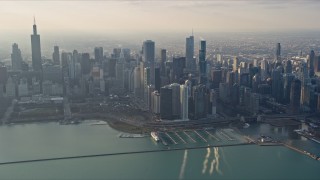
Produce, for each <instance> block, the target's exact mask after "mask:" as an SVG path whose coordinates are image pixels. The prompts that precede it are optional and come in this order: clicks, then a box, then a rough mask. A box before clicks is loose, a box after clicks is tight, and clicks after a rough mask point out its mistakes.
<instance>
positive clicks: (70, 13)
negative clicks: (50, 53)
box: [0, 0, 320, 34]
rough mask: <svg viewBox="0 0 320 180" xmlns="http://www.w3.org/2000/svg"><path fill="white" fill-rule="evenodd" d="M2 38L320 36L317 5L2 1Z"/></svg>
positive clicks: (259, 0) (292, 0)
mask: <svg viewBox="0 0 320 180" xmlns="http://www.w3.org/2000/svg"><path fill="white" fill-rule="evenodd" d="M0 4H1V6H0V22H1V24H3V25H4V26H2V28H1V30H0V31H1V33H3V32H11V33H26V32H28V31H30V29H29V24H30V22H32V19H31V18H30V17H32V16H34V15H35V16H36V17H37V22H38V23H39V24H41V25H42V30H41V31H42V33H47V32H51V33H66V32H69V33H71V32H72V33H93V32H94V33H102V34H103V33H113V34H115V33H124V32H125V33H141V32H150V31H152V32H186V31H187V30H190V29H191V28H195V29H196V30H197V31H198V32H243V31H246V32H248V31H262V32H266V31H287V30H319V29H320V24H319V23H316V22H317V18H318V17H319V16H320V12H319V11H318V9H319V7H320V2H319V1H317V0H279V1H275V0H272V1H270V0H225V1H222V0H174V1H168V0H164V1H159V0H118V1H115V0H111V1H110V0H101V1H73V0H64V1H1V2H0Z"/></svg>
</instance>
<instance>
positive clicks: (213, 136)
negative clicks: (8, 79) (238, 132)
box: [205, 130, 220, 141]
mask: <svg viewBox="0 0 320 180" xmlns="http://www.w3.org/2000/svg"><path fill="white" fill-rule="evenodd" d="M205 132H206V133H207V134H208V135H209V136H211V137H212V138H213V139H215V140H217V141H220V139H219V138H217V137H216V136H215V135H213V134H211V133H210V132H209V131H207V130H205Z"/></svg>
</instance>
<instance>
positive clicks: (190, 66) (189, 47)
mask: <svg viewBox="0 0 320 180" xmlns="http://www.w3.org/2000/svg"><path fill="white" fill-rule="evenodd" d="M193 57H194V37H193V35H192V36H190V37H187V38H186V66H187V70H196V66H195V63H194V59H193Z"/></svg>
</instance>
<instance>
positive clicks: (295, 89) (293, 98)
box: [290, 79, 301, 114]
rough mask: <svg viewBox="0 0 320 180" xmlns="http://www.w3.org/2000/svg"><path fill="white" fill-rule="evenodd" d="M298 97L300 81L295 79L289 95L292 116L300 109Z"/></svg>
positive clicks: (299, 94) (299, 95)
mask: <svg viewBox="0 0 320 180" xmlns="http://www.w3.org/2000/svg"><path fill="white" fill-rule="evenodd" d="M300 97H301V81H300V80H299V79H295V80H294V81H293V82H292V84H291V93H290V106H291V107H290V108H291V111H292V114H296V113H299V109H300Z"/></svg>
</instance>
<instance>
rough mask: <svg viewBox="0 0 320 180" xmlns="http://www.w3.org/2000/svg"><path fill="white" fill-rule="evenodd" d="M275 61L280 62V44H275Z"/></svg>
mask: <svg viewBox="0 0 320 180" xmlns="http://www.w3.org/2000/svg"><path fill="white" fill-rule="evenodd" d="M276 60H277V61H280V60H281V45H280V43H277V48H276Z"/></svg>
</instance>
